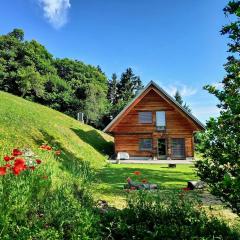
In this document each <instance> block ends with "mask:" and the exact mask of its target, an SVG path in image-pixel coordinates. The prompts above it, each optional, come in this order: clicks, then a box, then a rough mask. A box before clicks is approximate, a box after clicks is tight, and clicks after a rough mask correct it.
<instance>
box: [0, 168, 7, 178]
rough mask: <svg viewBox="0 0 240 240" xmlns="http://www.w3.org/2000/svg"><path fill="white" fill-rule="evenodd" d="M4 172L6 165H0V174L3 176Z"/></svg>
mask: <svg viewBox="0 0 240 240" xmlns="http://www.w3.org/2000/svg"><path fill="white" fill-rule="evenodd" d="M5 174H6V167H0V176H3V175H5Z"/></svg>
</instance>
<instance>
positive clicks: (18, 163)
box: [14, 158, 25, 166]
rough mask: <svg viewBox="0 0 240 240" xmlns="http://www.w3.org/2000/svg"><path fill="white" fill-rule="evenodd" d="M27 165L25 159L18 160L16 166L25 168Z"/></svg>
mask: <svg viewBox="0 0 240 240" xmlns="http://www.w3.org/2000/svg"><path fill="white" fill-rule="evenodd" d="M23 165H25V160H24V159H23V158H16V160H15V162H14V166H23Z"/></svg>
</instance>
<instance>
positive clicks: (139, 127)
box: [104, 81, 204, 159]
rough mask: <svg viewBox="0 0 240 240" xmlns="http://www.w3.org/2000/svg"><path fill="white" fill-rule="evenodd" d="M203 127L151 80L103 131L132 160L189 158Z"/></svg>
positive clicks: (118, 150)
mask: <svg viewBox="0 0 240 240" xmlns="http://www.w3.org/2000/svg"><path fill="white" fill-rule="evenodd" d="M203 129H204V125H203V124H202V123H201V122H200V121H199V120H198V119H197V118H195V117H194V116H193V115H192V114H191V113H189V112H188V111H187V110H186V109H184V108H183V107H182V106H181V105H180V104H178V102H176V101H175V100H174V99H173V98H172V97H171V96H170V95H169V94H168V93H167V92H165V91H164V90H163V89H162V88H161V87H159V86H158V85H157V84H156V83H155V82H153V81H151V82H150V83H149V84H148V85H147V86H146V87H145V88H144V89H143V90H142V91H141V92H140V93H139V94H138V95H137V96H136V97H135V98H134V99H133V100H132V101H131V102H130V103H129V104H128V105H127V106H126V107H125V108H124V109H123V110H122V111H121V112H120V113H119V114H118V115H117V116H116V117H115V118H114V119H113V120H112V121H111V122H110V123H109V124H108V126H107V127H106V128H105V129H104V132H107V133H109V134H111V135H112V136H114V141H115V153H116V154H117V153H118V152H126V153H128V154H129V156H130V158H132V159H139V158H148V159H149V158H153V159H192V158H194V138H193V134H194V132H197V131H201V130H203Z"/></svg>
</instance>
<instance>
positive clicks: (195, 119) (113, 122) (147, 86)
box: [103, 81, 205, 132]
mask: <svg viewBox="0 0 240 240" xmlns="http://www.w3.org/2000/svg"><path fill="white" fill-rule="evenodd" d="M151 86H153V87H155V88H156V89H157V90H158V91H159V92H160V93H161V94H162V95H163V96H164V97H165V98H166V99H167V100H169V102H171V103H172V104H173V105H175V106H176V107H177V108H178V109H179V110H180V111H182V112H183V113H184V114H185V115H186V117H188V118H189V119H190V120H192V121H193V123H194V124H195V125H197V126H198V127H199V128H201V129H205V126H204V125H203V124H202V123H201V122H200V121H199V120H198V119H197V118H196V117H194V116H193V115H192V114H191V113H189V112H188V111H187V110H186V109H185V108H184V107H183V106H181V105H180V104H179V103H178V102H177V101H176V100H175V99H174V98H173V97H171V96H170V95H169V94H168V93H167V92H166V91H165V90H164V89H163V88H161V87H160V86H159V85H158V84H156V83H155V82H154V81H150V82H149V83H148V84H147V85H146V87H145V88H143V89H142V90H141V91H140V92H139V93H138V94H137V96H136V97H135V98H134V99H133V100H131V101H130V102H129V103H128V104H127V106H126V107H125V108H124V109H123V110H122V111H121V112H120V113H119V114H118V115H117V116H116V117H115V118H114V119H113V120H112V121H111V122H110V123H109V124H108V125H107V126H106V127H105V128H104V130H103V131H104V132H108V130H109V129H110V128H111V127H112V126H113V125H114V124H115V123H117V121H118V120H119V119H120V117H121V116H122V115H124V113H125V112H126V110H127V109H129V108H130V107H131V105H133V103H134V102H135V101H136V100H137V99H138V98H139V97H141V96H142V95H143V93H145V92H146V90H148V89H149V88H150V87H151Z"/></svg>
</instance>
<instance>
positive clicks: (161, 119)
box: [156, 111, 166, 131]
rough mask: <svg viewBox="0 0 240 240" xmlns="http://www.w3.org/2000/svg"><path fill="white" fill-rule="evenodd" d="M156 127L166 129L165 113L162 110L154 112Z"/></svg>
mask: <svg viewBox="0 0 240 240" xmlns="http://www.w3.org/2000/svg"><path fill="white" fill-rule="evenodd" d="M156 128H157V130H159V131H161V130H165V129H166V113H165V112H164V111H157V112H156Z"/></svg>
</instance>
